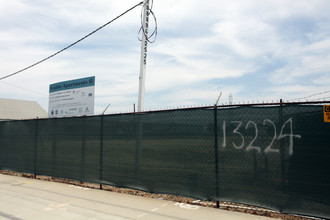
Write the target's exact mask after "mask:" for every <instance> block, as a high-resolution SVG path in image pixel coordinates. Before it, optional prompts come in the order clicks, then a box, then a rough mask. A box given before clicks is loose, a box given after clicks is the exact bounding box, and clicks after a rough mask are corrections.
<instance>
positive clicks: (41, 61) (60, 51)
mask: <svg viewBox="0 0 330 220" xmlns="http://www.w3.org/2000/svg"><path fill="white" fill-rule="evenodd" d="M142 4H143V2H140V3H138V4H136V5H134V6H133V7H131V8H130V9H128V10H126V11H125V12H123V13H122V14H120V15H118V16H117V17H115V18H114V19H112V20H111V21H109V22H107V23H105V24H104V25H102V26H101V27H99V28H97V29H96V30H94V31H92V32H91V33H89V34H87V35H86V36H84V37H82V38H80V39H79V40H77V41H76V42H74V43H72V44H70V45H69V46H67V47H65V48H63V49H62V50H59V51H57V52H56V53H54V54H52V55H50V56H48V57H46V58H45V59H42V60H40V61H38V62H36V63H34V64H32V65H30V66H28V67H25V68H24V69H21V70H19V71H16V72H14V73H12V74H9V75H6V76H3V77H1V78H0V80H3V79H6V78H8V77H11V76H14V75H16V74H18V73H21V72H23V71H25V70H28V69H30V68H32V67H34V66H36V65H38V64H40V63H43V62H45V61H46V60H48V59H50V58H52V57H54V56H56V55H58V54H59V53H62V52H63V51H65V50H67V49H69V48H70V47H72V46H74V45H76V44H77V43H79V42H81V41H83V40H85V39H86V38H88V37H89V36H91V35H92V34H95V33H96V32H97V31H99V30H101V29H102V28H104V27H105V26H107V25H109V24H111V23H112V22H114V21H115V20H117V19H118V18H120V17H122V16H123V15H125V14H127V13H128V12H130V11H131V10H133V9H134V8H136V7H138V6H140V5H142Z"/></svg>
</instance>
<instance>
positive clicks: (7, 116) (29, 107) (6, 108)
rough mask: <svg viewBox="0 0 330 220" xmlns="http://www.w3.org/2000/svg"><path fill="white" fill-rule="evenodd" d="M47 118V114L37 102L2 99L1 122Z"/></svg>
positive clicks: (0, 105) (0, 108) (0, 104)
mask: <svg viewBox="0 0 330 220" xmlns="http://www.w3.org/2000/svg"><path fill="white" fill-rule="evenodd" d="M47 117H48V115H47V112H46V111H45V110H44V109H43V108H42V107H41V106H40V105H39V104H38V103H37V102H35V101H25V100H15V99H3V98H0V120H21V119H33V118H47Z"/></svg>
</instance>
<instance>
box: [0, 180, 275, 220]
mask: <svg viewBox="0 0 330 220" xmlns="http://www.w3.org/2000/svg"><path fill="white" fill-rule="evenodd" d="M0 219H14V220H16V219H47V220H50V219H79V220H80V219H113V220H123V219H139V220H146V219H152V220H155V219H156V220H158V219H160V220H163V219H177V220H183V219H189V220H194V219H208V220H209V219H217V220H219V219H229V220H230V219H238V220H241V219H242V220H245V219H246V220H248V219H250V220H253V219H270V218H266V217H261V216H256V215H250V214H245V213H238V212H230V211H226V210H221V209H214V208H206V207H200V206H194V205H188V204H183V203H177V202H171V201H165V200H159V199H151V198H145V197H140V196H133V195H127V194H121V193H115V192H109V191H104V190H97V189H89V188H83V187H78V186H74V185H69V184H64V183H56V182H48V181H42V180H36V179H28V178H24V177H16V176H8V175H3V174H0Z"/></svg>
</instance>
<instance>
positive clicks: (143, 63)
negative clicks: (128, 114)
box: [137, 0, 149, 112]
mask: <svg viewBox="0 0 330 220" xmlns="http://www.w3.org/2000/svg"><path fill="white" fill-rule="evenodd" d="M143 8H144V11H143V23H142V41H141V61H140V77H139V100H138V109H137V110H138V112H142V111H143V110H144V91H145V76H146V66H147V45H148V27H149V0H144V1H143Z"/></svg>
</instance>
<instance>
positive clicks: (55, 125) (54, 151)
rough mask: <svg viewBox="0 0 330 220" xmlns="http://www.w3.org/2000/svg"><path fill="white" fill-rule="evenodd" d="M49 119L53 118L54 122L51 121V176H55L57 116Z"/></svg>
mask: <svg viewBox="0 0 330 220" xmlns="http://www.w3.org/2000/svg"><path fill="white" fill-rule="evenodd" d="M50 120H53V121H54V123H53V131H52V139H53V140H52V141H53V144H52V176H53V177H56V175H55V169H56V148H57V147H56V130H57V120H58V119H57V118H55V119H50Z"/></svg>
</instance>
